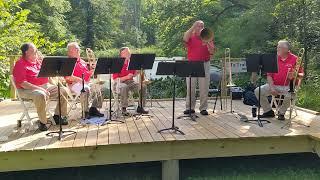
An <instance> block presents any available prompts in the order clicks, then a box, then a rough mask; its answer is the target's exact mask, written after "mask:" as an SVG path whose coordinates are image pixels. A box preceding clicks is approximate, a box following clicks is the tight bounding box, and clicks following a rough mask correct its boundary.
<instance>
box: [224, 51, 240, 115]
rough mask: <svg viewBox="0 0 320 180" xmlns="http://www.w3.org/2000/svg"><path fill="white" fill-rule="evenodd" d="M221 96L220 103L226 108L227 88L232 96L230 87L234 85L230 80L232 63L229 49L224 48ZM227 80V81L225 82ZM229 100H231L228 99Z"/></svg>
mask: <svg viewBox="0 0 320 180" xmlns="http://www.w3.org/2000/svg"><path fill="white" fill-rule="evenodd" d="M221 71H222V73H221V97H222V98H223V101H222V105H223V107H224V108H225V109H227V99H228V89H230V98H232V94H231V87H234V86H236V85H235V84H234V83H233V80H232V65H231V50H230V48H226V49H225V51H224V58H223V59H222V64H221ZM227 81H228V83H227ZM230 101H232V100H231V99H230Z"/></svg>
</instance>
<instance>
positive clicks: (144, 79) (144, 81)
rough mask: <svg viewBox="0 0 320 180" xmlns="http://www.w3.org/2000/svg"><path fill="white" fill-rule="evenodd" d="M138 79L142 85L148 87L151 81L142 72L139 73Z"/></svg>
mask: <svg viewBox="0 0 320 180" xmlns="http://www.w3.org/2000/svg"><path fill="white" fill-rule="evenodd" d="M140 79H141V81H142V84H144V85H148V84H150V83H151V81H150V80H149V79H148V78H147V76H146V73H145V71H144V70H143V71H142V72H141V73H140Z"/></svg>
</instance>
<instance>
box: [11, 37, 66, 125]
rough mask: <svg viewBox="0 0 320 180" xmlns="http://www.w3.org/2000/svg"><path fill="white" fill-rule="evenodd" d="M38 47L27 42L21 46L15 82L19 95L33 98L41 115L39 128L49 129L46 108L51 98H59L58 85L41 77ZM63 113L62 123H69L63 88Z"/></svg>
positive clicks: (57, 115) (15, 68)
mask: <svg viewBox="0 0 320 180" xmlns="http://www.w3.org/2000/svg"><path fill="white" fill-rule="evenodd" d="M37 51H38V50H37V48H36V46H35V45H34V44H33V43H26V44H23V45H22V46H21V52H22V56H21V57H20V59H19V60H18V61H17V62H16V63H15V65H14V68H13V78H14V83H15V85H16V87H17V91H18V93H19V96H20V97H21V98H23V99H32V101H33V103H34V104H35V107H36V109H37V113H38V116H39V121H40V122H39V124H38V125H39V130H40V131H46V130H48V128H47V126H46V124H47V122H48V121H47V117H46V112H47V111H46V109H47V108H48V107H47V101H48V100H49V98H58V87H57V86H56V85H52V84H49V80H48V78H39V77H38V74H39V72H40V68H41V61H42V59H40V57H39V56H38V53H37ZM60 91H61V115H62V116H63V117H62V125H67V124H68V121H67V119H66V116H67V102H66V99H65V97H66V96H67V93H66V91H65V89H63V88H61V89H60ZM53 118H54V121H55V123H56V124H59V104H58V103H57V106H56V109H55V114H54V116H53Z"/></svg>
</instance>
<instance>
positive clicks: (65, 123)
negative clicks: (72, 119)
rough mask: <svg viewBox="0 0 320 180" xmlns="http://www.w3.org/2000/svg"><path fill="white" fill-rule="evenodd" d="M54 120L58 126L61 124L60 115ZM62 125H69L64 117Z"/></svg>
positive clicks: (54, 117) (55, 116)
mask: <svg viewBox="0 0 320 180" xmlns="http://www.w3.org/2000/svg"><path fill="white" fill-rule="evenodd" d="M53 119H54V122H55V123H56V125H59V124H60V121H59V115H54V116H53ZM61 125H68V121H67V117H62V119H61Z"/></svg>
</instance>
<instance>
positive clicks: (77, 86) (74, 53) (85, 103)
mask: <svg viewBox="0 0 320 180" xmlns="http://www.w3.org/2000/svg"><path fill="white" fill-rule="evenodd" d="M67 49H68V57H72V58H77V62H76V65H75V67H74V70H73V74H72V76H69V77H65V79H66V81H67V84H68V87H69V88H70V89H71V91H72V92H74V93H76V94H77V95H80V101H81V105H82V108H83V109H84V111H85V117H86V118H90V117H103V116H104V114H102V113H100V112H99V110H98V109H97V108H102V103H103V97H102V92H101V88H100V87H99V85H97V84H90V78H91V76H92V75H93V73H94V69H91V70H89V69H88V65H87V63H86V62H85V61H84V60H82V59H81V58H80V47H79V45H78V43H77V42H71V43H69V44H68V46H67ZM82 74H83V76H84V78H83V79H84V82H85V85H84V89H85V92H84V93H81V90H82V88H83V87H82ZM90 93H92V97H93V102H92V105H91V107H90V109H89V97H90Z"/></svg>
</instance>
